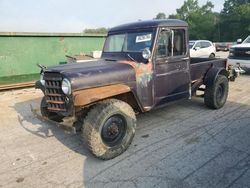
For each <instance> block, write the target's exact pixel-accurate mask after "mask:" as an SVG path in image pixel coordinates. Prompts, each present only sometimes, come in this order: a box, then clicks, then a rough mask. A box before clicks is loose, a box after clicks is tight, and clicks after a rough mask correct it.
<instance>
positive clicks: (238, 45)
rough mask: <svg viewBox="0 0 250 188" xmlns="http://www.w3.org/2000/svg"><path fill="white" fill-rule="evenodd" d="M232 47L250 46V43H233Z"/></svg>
mask: <svg viewBox="0 0 250 188" xmlns="http://www.w3.org/2000/svg"><path fill="white" fill-rule="evenodd" d="M232 48H250V43H242V44H236V45H233V46H232Z"/></svg>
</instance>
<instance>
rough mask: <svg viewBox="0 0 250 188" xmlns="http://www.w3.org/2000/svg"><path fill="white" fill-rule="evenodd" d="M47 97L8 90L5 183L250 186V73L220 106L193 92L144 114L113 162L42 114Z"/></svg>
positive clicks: (2, 134)
mask: <svg viewBox="0 0 250 188" xmlns="http://www.w3.org/2000/svg"><path fill="white" fill-rule="evenodd" d="M41 96H42V95H41V92H40V91H39V90H35V89H22V90H14V91H6V92H1V93H0V102H1V111H0V117H1V120H0V121H1V124H0V164H1V165H0V187H108V188H110V187H143V188H145V187H184V188H188V187H192V188H193V187H239V188H242V187H250V76H242V77H240V78H239V79H238V80H237V81H236V82H234V83H232V82H231V83H230V95H229V99H228V102H227V103H226V105H225V107H224V108H222V109H220V110H217V111H215V110H209V109H207V108H206V107H205V106H204V104H203V99H201V98H193V99H192V100H190V101H180V102H178V103H175V104H170V105H169V106H167V107H165V108H163V109H159V110H156V111H153V112H150V113H146V114H142V115H139V116H138V117H137V118H138V124H137V132H136V136H135V138H134V141H133V143H132V145H131V146H130V148H129V149H128V151H126V152H125V153H124V154H122V155H121V156H119V157H117V158H115V159H113V160H110V161H100V160H97V159H95V158H94V157H93V156H92V155H91V154H90V153H89V152H88V151H87V150H86V149H85V147H84V145H83V144H82V141H81V137H80V135H71V134H66V133H65V132H64V131H63V130H62V129H60V128H58V127H56V126H53V125H50V124H48V123H46V122H41V121H40V120H38V119H36V118H35V117H34V116H33V114H32V113H31V111H30V105H32V106H33V107H38V106H39V101H40V98H41Z"/></svg>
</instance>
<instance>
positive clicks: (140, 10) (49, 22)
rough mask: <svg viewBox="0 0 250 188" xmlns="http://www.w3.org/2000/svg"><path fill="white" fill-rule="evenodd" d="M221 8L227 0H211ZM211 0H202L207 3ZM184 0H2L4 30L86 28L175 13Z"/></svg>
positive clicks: (0, 21)
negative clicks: (161, 13)
mask: <svg viewBox="0 0 250 188" xmlns="http://www.w3.org/2000/svg"><path fill="white" fill-rule="evenodd" d="M211 1H212V3H213V4H214V5H215V7H214V11H217V12H220V10H221V9H222V8H223V3H224V0H211ZM206 2H207V0H199V3H200V5H203V4H205V3H206ZM183 3H184V0H174V1H170V0H153V1H151V2H150V1H149V0H123V1H121V0H104V1H102V0H90V1H86V0H40V1H39V0H37V1H36V0H0V32H76V33H78V32H82V31H83V30H84V29H86V28H98V27H109V28H110V27H113V26H116V25H119V24H123V23H128V22H134V21H137V20H148V19H152V18H154V17H155V16H156V15H157V14H158V13H159V12H164V13H165V14H166V15H167V16H168V15H169V14H173V13H175V10H176V9H177V8H180V7H181V6H182V5H183Z"/></svg>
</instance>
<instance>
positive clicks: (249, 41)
mask: <svg viewBox="0 0 250 188" xmlns="http://www.w3.org/2000/svg"><path fill="white" fill-rule="evenodd" d="M243 43H250V35H249V36H248V37H247V38H246V39H245V40H244V41H243Z"/></svg>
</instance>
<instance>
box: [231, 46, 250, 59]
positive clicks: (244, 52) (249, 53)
mask: <svg viewBox="0 0 250 188" xmlns="http://www.w3.org/2000/svg"><path fill="white" fill-rule="evenodd" d="M234 57H243V58H244V57H245V58H247V57H249V58H250V48H235V51H234Z"/></svg>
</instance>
